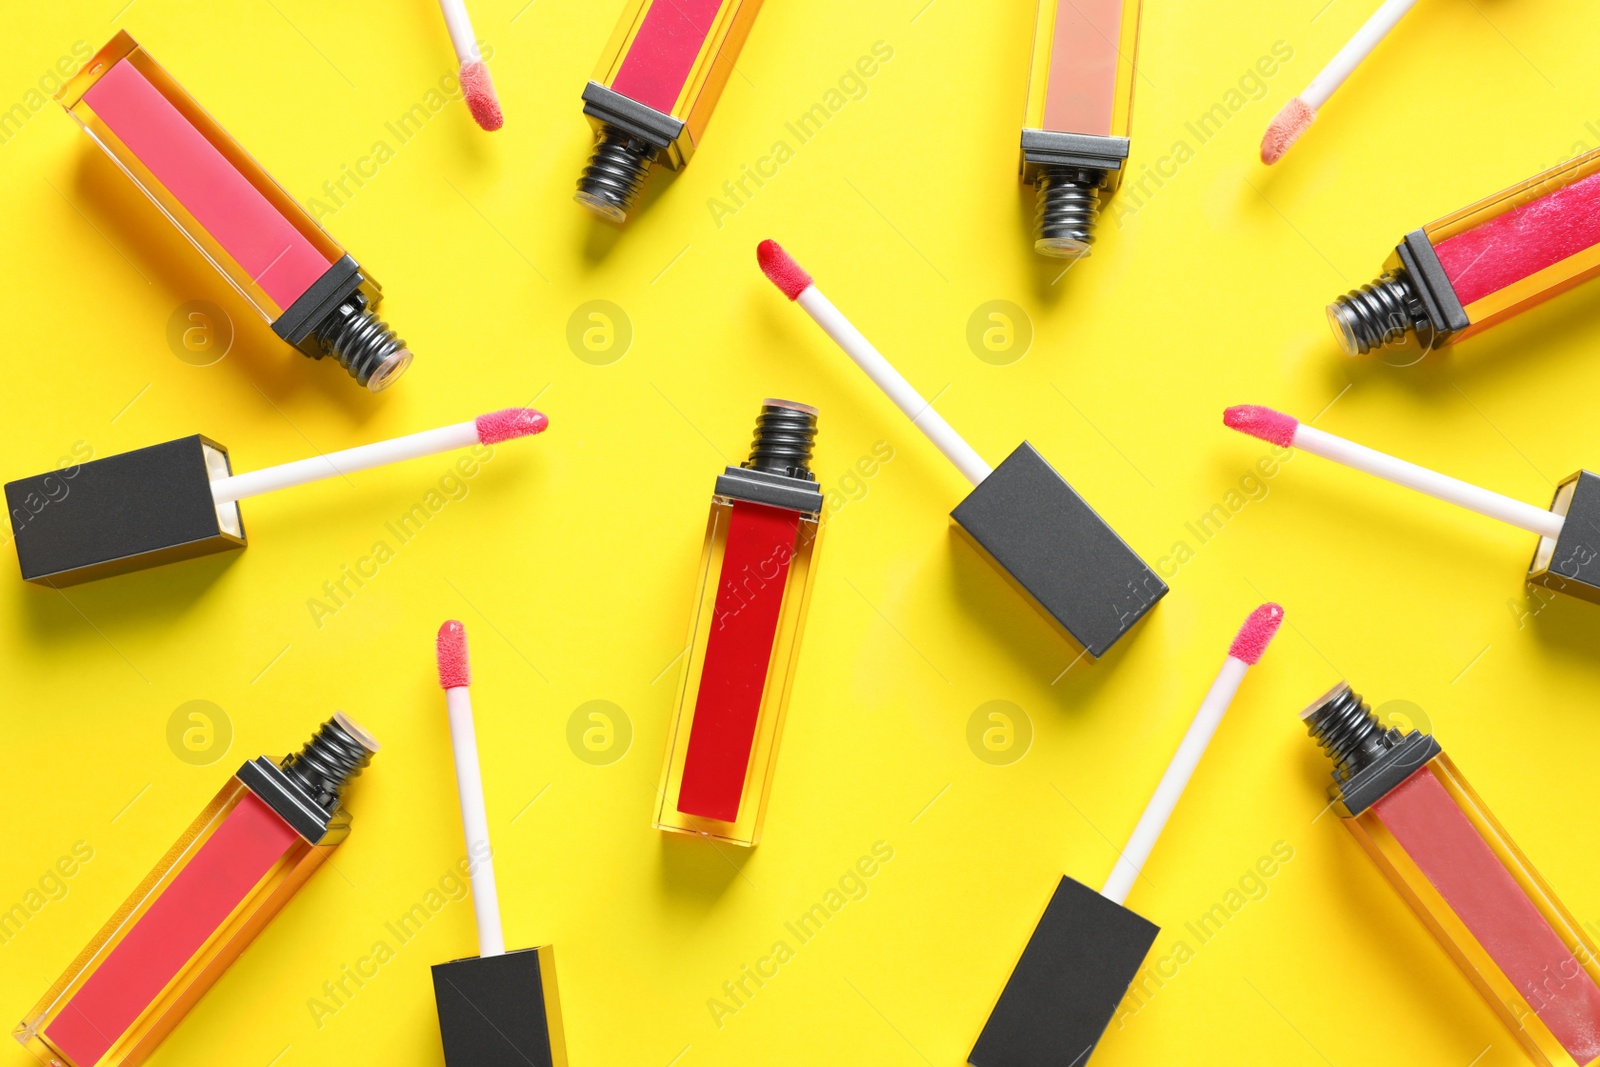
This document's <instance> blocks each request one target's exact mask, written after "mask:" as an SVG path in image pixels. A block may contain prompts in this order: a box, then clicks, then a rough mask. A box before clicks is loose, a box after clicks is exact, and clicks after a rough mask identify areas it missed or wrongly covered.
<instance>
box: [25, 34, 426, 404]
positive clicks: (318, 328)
mask: <svg viewBox="0 0 1600 1067" xmlns="http://www.w3.org/2000/svg"><path fill="white" fill-rule="evenodd" d="M56 99H57V101H59V102H60V103H61V105H62V106H63V107H65V108H66V109H67V113H68V114H70V115H71V116H72V117H73V118H74V119H76V120H77V121H78V124H79V125H80V126H82V127H83V130H84V132H85V133H87V134H88V135H89V136H90V138H92V139H93V140H94V142H95V144H97V145H99V146H100V147H101V149H102V150H104V152H105V153H106V155H108V156H110V157H111V160H112V162H114V163H115V164H116V165H117V167H118V168H119V169H120V170H121V171H122V173H124V174H126V175H127V176H128V178H129V179H130V180H131V181H132V182H133V183H134V185H136V186H138V187H139V189H140V191H141V192H143V193H144V194H145V195H146V196H148V197H149V198H150V200H151V201H152V202H153V203H154V204H155V205H156V207H157V208H159V209H160V210H161V213H162V214H163V215H165V216H166V217H167V219H168V220H169V221H171V223H172V224H173V225H174V226H176V227H177V228H178V230H179V232H181V233H182V234H183V235H184V236H185V237H187V238H188V239H189V242H190V243H191V244H193V245H194V247H195V248H197V249H198V250H199V251H200V254H201V255H202V256H204V257H205V258H206V261H207V262H209V263H210V264H211V265H212V266H213V267H215V268H216V269H217V271H218V272H219V273H220V274H221V275H222V276H223V278H225V279H226V280H227V282H228V284H229V285H231V286H233V288H234V290H235V291H237V292H238V294H239V295H240V296H242V297H244V299H245V301H246V302H247V303H248V304H249V305H250V306H251V307H253V308H254V309H255V310H256V311H257V312H258V313H259V314H260V315H261V317H262V318H264V319H266V320H267V322H269V323H271V324H272V329H273V332H274V333H276V334H277V335H278V336H279V337H281V338H283V339H284V340H285V341H287V342H288V343H289V344H291V345H294V346H295V347H296V348H298V349H299V350H300V351H301V352H302V353H303V354H305V355H307V356H309V357H311V358H312V359H323V358H325V357H332V358H333V359H334V360H335V361H337V362H338V363H339V365H340V366H342V367H344V368H345V370H347V371H349V372H350V376H351V377H352V378H354V379H355V380H356V382H357V384H359V385H362V386H365V387H366V388H367V389H369V390H371V391H372V392H374V393H376V392H378V391H379V390H380V389H383V388H385V387H387V386H389V385H391V384H392V383H393V382H394V380H395V379H396V378H398V377H400V375H401V374H403V373H405V369H406V368H407V367H409V366H410V365H411V350H410V349H408V348H407V347H406V343H405V342H404V341H402V340H401V339H400V338H398V337H396V336H395V334H394V331H393V330H391V329H389V326H388V324H387V323H384V322H382V321H381V320H379V319H378V317H377V314H376V313H377V310H378V302H379V300H380V299H381V297H382V290H381V289H380V287H379V286H378V283H377V282H376V281H375V280H373V279H372V277H371V276H370V275H368V274H367V273H366V272H365V271H363V270H362V269H361V267H360V266H359V265H358V264H357V263H356V261H355V260H354V259H353V258H352V257H351V256H350V254H349V253H348V252H346V251H345V250H344V249H343V248H342V247H340V246H339V244H338V243H337V242H335V241H334V239H333V238H332V237H329V236H328V234H327V233H326V232H324V231H323V229H322V227H320V226H318V225H317V223H316V221H315V220H314V219H312V218H311V216H310V215H309V214H307V213H306V210H305V209H304V208H302V207H301V206H300V205H299V204H298V203H296V202H295V200H294V198H293V197H291V196H290V195H289V194H288V193H287V192H285V191H284V190H283V188H282V187H281V186H279V185H278V184H277V182H275V181H273V180H272V177H271V175H269V174H268V173H267V172H266V171H265V170H263V169H262V168H261V165H260V164H259V163H257V162H256V161H255V160H254V159H251V158H250V156H249V155H248V154H247V153H246V152H245V150H244V149H243V148H241V147H240V146H239V142H237V141H235V140H234V139H233V138H232V137H230V136H228V132H227V131H226V130H224V129H223V128H222V127H221V126H219V125H218V124H217V122H216V120H215V119H213V118H212V117H211V116H210V115H208V114H206V112H205V111H204V110H203V109H202V108H201V107H200V105H199V103H197V102H196V101H195V99H194V97H192V96H190V95H189V94H188V93H187V92H185V91H184V88H183V86H181V85H179V84H178V83H177V81H176V80H174V79H173V77H172V75H170V74H168V73H167V72H166V71H165V70H164V69H162V67H161V66H160V64H158V63H157V62H156V61H155V60H154V59H151V58H150V54H149V53H148V52H146V51H145V50H144V49H143V48H141V47H140V46H139V44H138V42H137V41H135V40H134V39H133V38H132V37H130V36H129V35H128V34H127V33H126V32H121V33H118V34H117V35H116V36H115V37H114V38H112V39H111V42H110V43H109V44H107V45H106V46H105V47H104V48H102V49H100V51H99V52H97V53H96V54H95V57H94V58H93V59H91V60H90V61H89V62H88V63H87V64H85V65H84V68H83V69H82V70H80V71H79V72H78V73H77V75H76V76H75V77H74V78H73V79H72V80H71V81H70V82H68V83H67V84H66V85H65V86H63V87H62V89H61V92H60V93H58V94H57V95H56Z"/></svg>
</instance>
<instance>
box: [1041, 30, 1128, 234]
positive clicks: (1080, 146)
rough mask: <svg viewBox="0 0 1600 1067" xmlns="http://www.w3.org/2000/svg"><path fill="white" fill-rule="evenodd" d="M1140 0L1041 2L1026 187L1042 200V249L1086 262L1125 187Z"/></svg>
mask: <svg viewBox="0 0 1600 1067" xmlns="http://www.w3.org/2000/svg"><path fill="white" fill-rule="evenodd" d="M1139 3H1140V0H1039V15H1038V20H1037V21H1036V22H1035V24H1034V31H1033V65H1032V67H1031V69H1030V70H1029V73H1028V104H1027V109H1026V111H1025V113H1024V115H1023V121H1022V180H1023V181H1024V182H1026V183H1027V184H1029V185H1031V186H1033V187H1034V189H1035V190H1037V192H1038V213H1037V215H1036V216H1035V219H1034V234H1033V238H1034V240H1033V248H1034V251H1036V252H1038V253H1039V254H1040V255H1043V256H1054V257H1056V258H1058V259H1082V258H1083V257H1085V256H1087V255H1088V254H1089V246H1090V245H1091V244H1092V243H1093V242H1094V224H1095V220H1096V219H1098V218H1099V215H1100V199H1101V197H1102V196H1110V195H1111V194H1112V193H1114V192H1116V191H1117V188H1118V187H1119V186H1120V185H1121V184H1122V175H1123V171H1124V169H1125V165H1126V164H1127V161H1128V146H1129V140H1128V130H1129V126H1130V124H1131V121H1132V117H1133V77H1134V69H1135V68H1134V56H1135V51H1136V49H1137V47H1138V43H1139Z"/></svg>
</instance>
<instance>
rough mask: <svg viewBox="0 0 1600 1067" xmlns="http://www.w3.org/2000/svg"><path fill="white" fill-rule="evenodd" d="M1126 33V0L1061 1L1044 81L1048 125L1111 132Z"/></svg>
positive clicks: (1074, 130) (1068, 130)
mask: <svg viewBox="0 0 1600 1067" xmlns="http://www.w3.org/2000/svg"><path fill="white" fill-rule="evenodd" d="M1121 36H1122V0H1059V2H1058V3H1057V5H1056V28H1055V36H1054V37H1053V38H1052V40H1051V42H1050V77H1049V80H1048V81H1047V82H1046V84H1045V97H1044V128H1045V129H1047V130H1053V131H1056V132H1060V133H1088V134H1095V135H1098V136H1101V137H1105V136H1109V135H1110V133H1111V119H1112V115H1113V112H1115V110H1116V96H1117V41H1118V40H1119V38H1120V37H1121Z"/></svg>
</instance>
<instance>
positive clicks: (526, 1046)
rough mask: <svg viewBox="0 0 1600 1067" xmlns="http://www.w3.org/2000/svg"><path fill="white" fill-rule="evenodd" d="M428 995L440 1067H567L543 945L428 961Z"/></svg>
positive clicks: (550, 962) (551, 963) (551, 957)
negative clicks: (434, 1010) (435, 1015)
mask: <svg viewBox="0 0 1600 1067" xmlns="http://www.w3.org/2000/svg"><path fill="white" fill-rule="evenodd" d="M433 998H434V1002H435V1004H437V1006H438V1009H439V1036H440V1037H441V1038H442V1039H443V1040H444V1062H445V1067H567V1046H566V1040H565V1038H564V1037H563V1035H562V1031H561V1003H560V1001H559V999H558V998H557V996H556V965H555V950H554V949H552V948H551V947H550V946H549V945H545V946H544V947H543V948H527V949H521V950H519V951H517V952H507V953H505V954H504V955H501V956H469V957H467V958H466V959H463V960H451V961H450V962H449V963H438V964H435V965H434V967H433Z"/></svg>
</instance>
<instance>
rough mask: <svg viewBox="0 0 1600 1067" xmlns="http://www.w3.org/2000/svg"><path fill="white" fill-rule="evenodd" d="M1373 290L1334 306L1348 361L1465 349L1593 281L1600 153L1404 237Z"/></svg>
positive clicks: (1598, 260)
mask: <svg viewBox="0 0 1600 1067" xmlns="http://www.w3.org/2000/svg"><path fill="white" fill-rule="evenodd" d="M1383 270H1384V273H1383V275H1382V276H1381V277H1380V278H1378V280H1377V281H1375V282H1373V283H1372V284H1371V285H1363V286H1362V287H1361V288H1359V289H1356V290H1354V291H1352V292H1349V293H1346V294H1345V295H1344V296H1341V297H1337V298H1335V300H1334V302H1333V303H1331V304H1329V305H1328V323H1329V325H1330V326H1332V327H1333V333H1334V336H1335V337H1337V338H1338V340H1339V345H1340V347H1341V348H1343V349H1344V351H1345V354H1346V355H1350V356H1360V355H1365V354H1366V353H1368V352H1371V351H1373V350H1375V349H1379V348H1391V347H1397V346H1399V345H1402V344H1405V343H1407V342H1408V341H1411V340H1412V339H1415V341H1416V343H1417V344H1419V345H1420V346H1421V347H1422V348H1423V349H1424V350H1425V351H1426V350H1429V349H1432V348H1437V347H1439V346H1440V345H1444V344H1450V343H1453V342H1456V341H1464V340H1466V339H1467V338H1469V337H1473V336H1475V335H1477V334H1478V333H1481V332H1482V331H1484V330H1487V329H1488V328H1489V327H1491V326H1493V325H1495V324H1496V323H1500V322H1504V321H1505V320H1506V319H1509V318H1511V317H1512V316H1513V315H1517V314H1519V313H1521V312H1523V311H1526V310H1527V309H1528V308H1531V307H1533V306H1535V305H1537V304H1542V303H1544V302H1545V301H1546V300H1549V299H1550V298H1551V297H1553V296H1559V295H1560V294H1561V293H1564V292H1566V291H1567V290H1568V289H1571V288H1573V287H1574V286H1576V285H1578V284H1580V283H1582V282H1586V281H1588V280H1589V279H1590V278H1592V277H1594V275H1595V274H1596V272H1600V149H1596V150H1595V151H1593V152H1589V153H1587V154H1585V155H1582V156H1579V157H1578V158H1576V159H1573V160H1571V161H1570V162H1567V163H1564V164H1562V165H1561V166H1559V167H1554V168H1552V169H1550V170H1547V171H1545V172H1544V173H1543V174H1537V175H1535V176H1533V177H1532V178H1529V179H1528V180H1527V181H1525V182H1522V183H1521V184H1520V185H1513V186H1512V187H1511V188H1509V189H1507V190H1505V191H1504V192H1501V193H1497V194H1495V195H1494V196H1491V197H1490V198H1489V199H1487V200H1483V201H1480V202H1478V203H1476V204H1473V205H1472V206H1471V207H1467V208H1462V209H1461V210H1460V211H1457V212H1455V213H1454V214H1450V215H1446V216H1445V217H1444V218H1442V219H1440V220H1438V221H1437V222H1433V223H1430V224H1428V225H1427V226H1425V227H1423V228H1422V229H1420V230H1413V231H1412V232H1411V233H1408V234H1406V236H1405V239H1404V240H1403V241H1401V242H1400V245H1399V247H1397V248H1396V249H1395V251H1394V254H1393V255H1392V256H1390V257H1389V260H1388V262H1386V263H1385V264H1384V267H1383Z"/></svg>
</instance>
